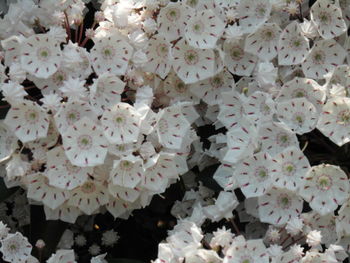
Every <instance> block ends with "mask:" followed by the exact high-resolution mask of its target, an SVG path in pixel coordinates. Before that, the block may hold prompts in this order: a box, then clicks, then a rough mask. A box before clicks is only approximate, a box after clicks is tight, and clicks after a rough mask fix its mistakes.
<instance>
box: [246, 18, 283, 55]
mask: <svg viewBox="0 0 350 263" xmlns="http://www.w3.org/2000/svg"><path fill="white" fill-rule="evenodd" d="M281 32H282V30H281V28H280V27H279V26H278V25H277V24H275V23H266V24H263V25H262V26H261V27H260V28H259V29H258V30H257V31H255V32H254V33H252V34H250V35H248V36H247V38H246V40H245V47H244V51H246V52H249V53H251V54H254V55H256V56H257V57H259V58H260V59H261V60H264V61H270V60H272V59H273V58H274V57H276V56H277V50H278V49H277V43H278V39H279V37H280V34H281Z"/></svg>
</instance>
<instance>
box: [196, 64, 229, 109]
mask: <svg viewBox="0 0 350 263" xmlns="http://www.w3.org/2000/svg"><path fill="white" fill-rule="evenodd" d="M234 87H235V81H234V78H233V76H232V75H231V73H230V72H228V71H227V70H223V71H222V72H220V73H219V74H217V75H215V76H213V77H211V78H208V79H205V80H202V81H198V82H196V83H193V84H192V85H191V86H190V91H191V92H192V93H193V94H194V95H196V96H197V97H198V98H200V99H202V100H203V101H204V102H205V103H207V104H208V105H215V104H220V103H221V102H222V92H228V91H231V90H232V89H233V88H234Z"/></svg>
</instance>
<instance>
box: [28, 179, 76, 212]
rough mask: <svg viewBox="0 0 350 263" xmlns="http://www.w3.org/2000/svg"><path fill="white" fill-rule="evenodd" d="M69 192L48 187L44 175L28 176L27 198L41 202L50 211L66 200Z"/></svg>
mask: <svg viewBox="0 0 350 263" xmlns="http://www.w3.org/2000/svg"><path fill="white" fill-rule="evenodd" d="M69 195H70V194H69V192H68V191H66V190H63V189H60V188H57V187H54V186H51V185H49V179H47V177H46V176H45V174H42V173H37V174H32V175H29V176H28V193H27V197H28V198H30V199H33V200H35V201H39V202H42V203H43V204H45V205H47V206H48V207H50V208H51V209H56V208H57V207H59V206H60V205H62V204H63V203H64V202H65V201H66V200H67V199H68V198H69Z"/></svg>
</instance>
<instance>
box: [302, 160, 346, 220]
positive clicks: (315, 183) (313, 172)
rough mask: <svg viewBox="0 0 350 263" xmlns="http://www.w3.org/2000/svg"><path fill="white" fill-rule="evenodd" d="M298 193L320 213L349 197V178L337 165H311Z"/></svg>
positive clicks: (331, 208) (334, 207) (327, 210)
mask: <svg viewBox="0 0 350 263" xmlns="http://www.w3.org/2000/svg"><path fill="white" fill-rule="evenodd" d="M299 194H300V195H301V196H302V197H303V198H304V199H305V200H306V201H307V202H309V205H310V206H311V208H312V209H314V210H315V211H317V212H318V213H319V214H320V215H325V214H327V213H330V212H332V211H334V210H335V209H336V208H337V207H338V206H339V205H342V204H343V203H344V202H345V201H346V199H347V198H348V197H349V180H348V178H347V175H346V174H345V173H344V171H343V170H341V169H340V168H339V167H338V166H334V165H328V164H321V165H318V166H313V167H312V168H311V169H310V170H309V172H308V173H307V174H306V176H305V177H304V178H303V181H302V184H301V187H300V189H299Z"/></svg>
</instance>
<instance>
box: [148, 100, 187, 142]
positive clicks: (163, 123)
mask: <svg viewBox="0 0 350 263" xmlns="http://www.w3.org/2000/svg"><path fill="white" fill-rule="evenodd" d="M158 117H159V119H158V122H157V124H156V127H155V129H156V131H157V136H158V140H159V143H160V144H162V145H163V146H165V147H167V148H170V149H180V148H181V145H182V141H183V139H184V135H185V134H187V132H188V131H189V128H190V123H189V122H188V120H187V119H186V118H185V116H184V115H183V113H182V111H181V109H180V107H176V106H172V107H167V108H165V109H163V110H161V111H160V112H159V113H158Z"/></svg>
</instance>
